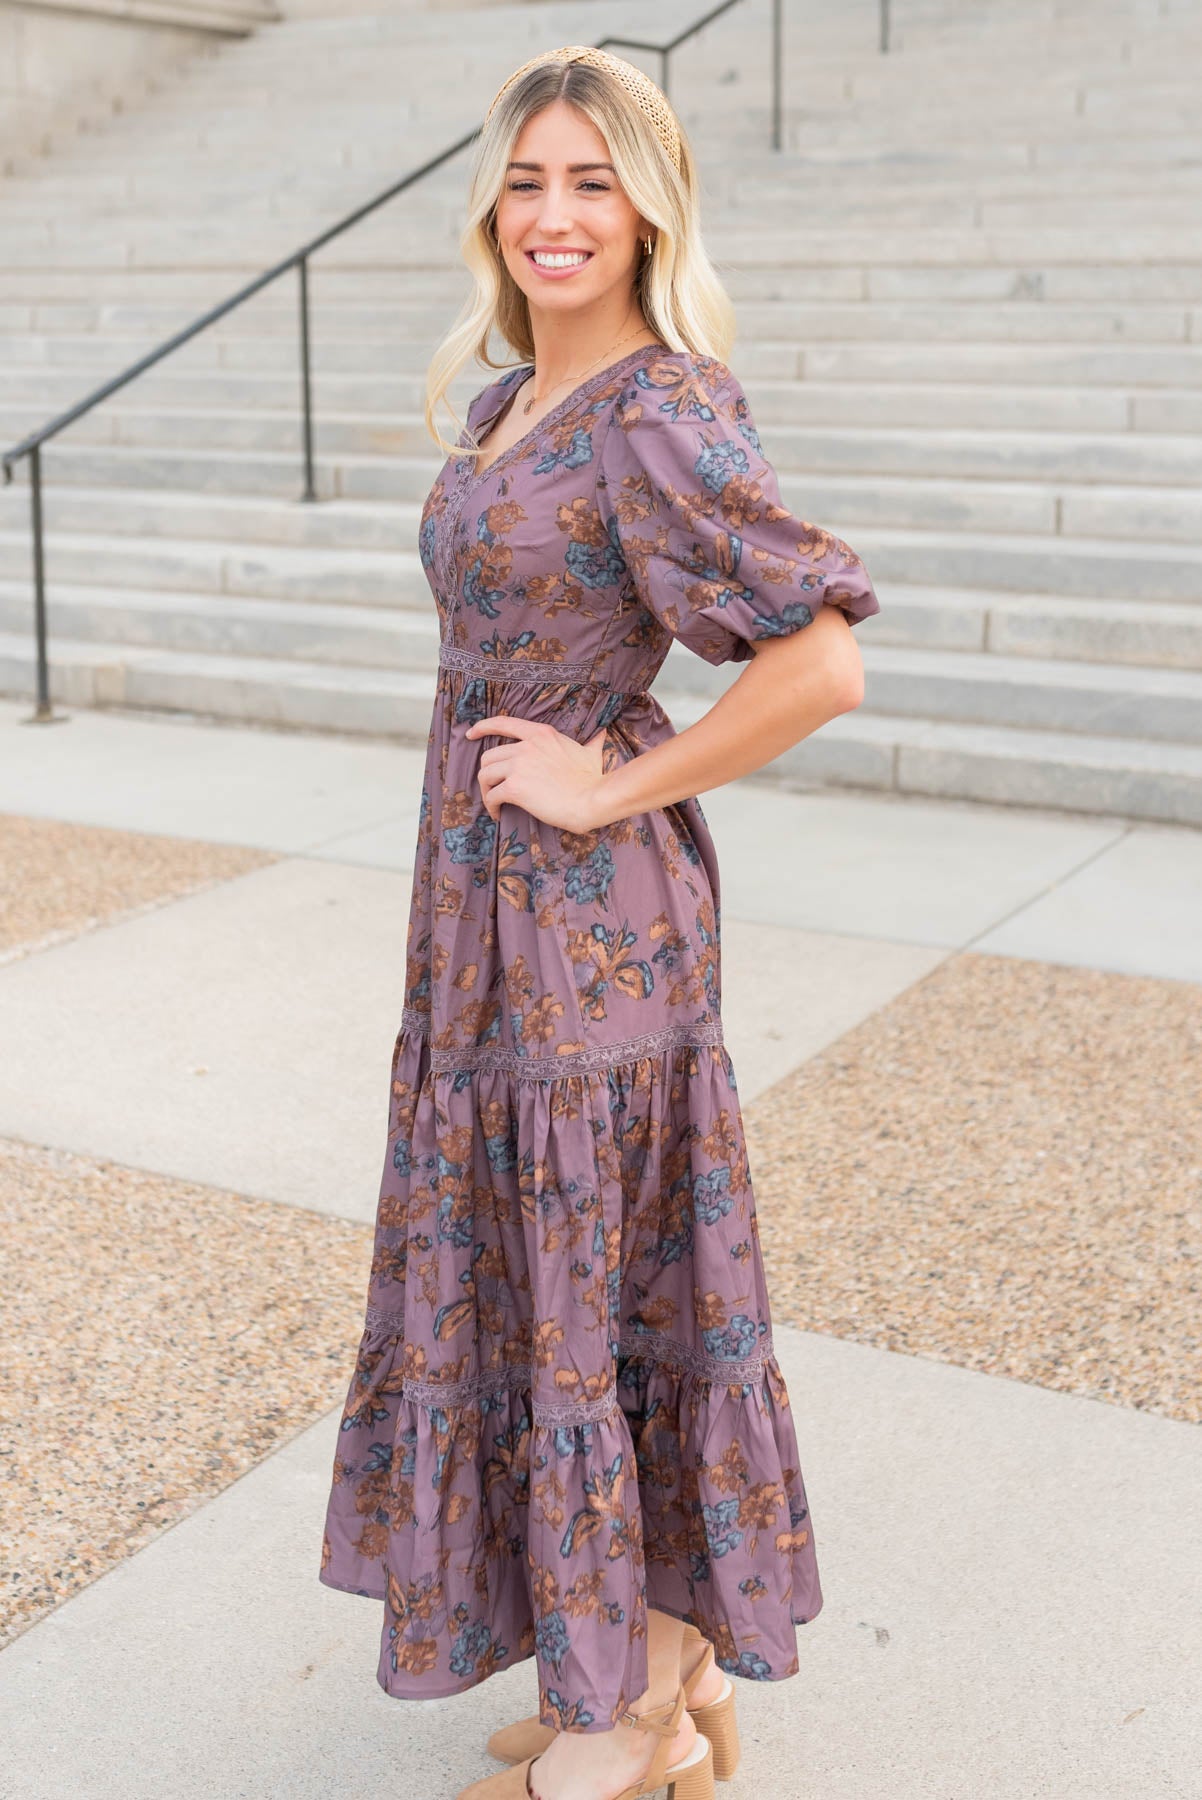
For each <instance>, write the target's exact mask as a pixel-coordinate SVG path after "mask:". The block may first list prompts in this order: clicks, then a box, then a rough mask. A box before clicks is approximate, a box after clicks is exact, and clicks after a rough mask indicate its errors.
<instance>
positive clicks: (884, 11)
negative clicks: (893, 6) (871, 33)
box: [881, 0, 891, 55]
mask: <svg viewBox="0 0 1202 1800" xmlns="http://www.w3.org/2000/svg"><path fill="white" fill-rule="evenodd" d="M890 24H891V20H890V17H889V0H881V54H882V55H883V54H884V53H885V52H886V51H887V50H888V48H889V27H890Z"/></svg>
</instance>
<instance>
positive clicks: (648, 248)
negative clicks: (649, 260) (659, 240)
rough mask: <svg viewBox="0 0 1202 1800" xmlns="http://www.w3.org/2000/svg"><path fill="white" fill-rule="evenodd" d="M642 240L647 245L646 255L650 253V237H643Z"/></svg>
mask: <svg viewBox="0 0 1202 1800" xmlns="http://www.w3.org/2000/svg"><path fill="white" fill-rule="evenodd" d="M643 242H644V244H645V245H646V246H647V255H648V256H650V254H651V239H650V238H644V239H643Z"/></svg>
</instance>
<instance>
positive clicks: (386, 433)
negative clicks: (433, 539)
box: [0, 404, 1202, 498]
mask: <svg viewBox="0 0 1202 1800" xmlns="http://www.w3.org/2000/svg"><path fill="white" fill-rule="evenodd" d="M298 410H299V409H298ZM298 410H295V411H294V410H292V409H289V410H288V411H278V412H272V411H268V410H265V409H253V410H251V409H246V410H242V411H238V410H233V409H229V410H224V409H218V408H216V407H213V408H205V409H195V410H187V409H184V408H170V409H169V408H166V407H159V408H152V407H139V406H134V405H132V404H130V405H121V406H116V405H112V406H103V407H97V408H96V409H94V410H93V411H92V412H90V413H87V414H85V415H84V416H83V417H82V418H81V419H79V420H77V421H76V422H75V424H73V425H72V426H71V427H70V430H71V435H72V438H73V440H74V441H75V442H76V443H79V444H97V445H98V444H121V445H127V446H130V447H132V448H138V447H142V448H152V447H162V448H163V449H171V450H205V451H208V450H210V449H211V450H219V451H250V452H256V453H258V452H262V453H265V454H267V455H272V456H277V457H278V456H281V455H283V454H286V453H287V452H288V450H289V449H290V448H292V447H295V446H296V445H297V443H298V435H299V419H298ZM44 417H45V415H42V417H41V418H39V416H38V415H37V414H36V413H33V412H31V411H29V410H27V409H26V410H20V409H13V408H10V407H5V406H0V441H2V440H6V441H7V442H8V443H11V444H15V443H16V442H17V441H18V440H19V439H20V438H21V436H22V434H24V433H25V432H29V431H32V430H34V429H35V428H36V427H37V426H38V425H39V424H40V423H42V422H43V420H44ZM760 428H761V436H762V437H763V439H764V442H765V448H766V450H767V452H768V454H769V455H770V456H771V458H772V461H773V463H774V464H775V465H776V467H777V469H778V471H779V472H780V473H781V475H782V478H783V476H784V475H785V474H786V473H787V472H789V471H797V472H799V473H801V472H806V473H808V472H811V471H814V470H818V469H822V470H825V471H826V472H828V473H835V472H845V473H848V474H858V473H862V474H872V473H875V474H877V475H880V476H904V477H908V478H911V479H915V478H942V479H945V480H947V479H951V480H964V479H969V478H971V479H974V480H975V479H980V480H984V481H990V480H992V481H997V482H1040V483H1059V484H1064V485H1065V486H1068V485H1069V484H1080V483H1082V482H1106V483H1110V484H1117V485H1127V486H1148V487H1153V488H1166V487H1169V488H1174V487H1176V488H1193V487H1198V488H1202V458H1200V457H1199V455H1198V447H1197V444H1196V442H1195V440H1194V439H1193V438H1192V436H1181V437H1178V436H1175V435H1173V434H1171V433H1167V432H1149V433H1142V432H1134V431H1127V432H1094V433H1090V432H1069V431H1061V432H1050V431H1044V432H1029V431H1016V430H1010V431H1004V430H1001V429H991V430H981V431H970V430H942V429H937V428H924V429H918V428H907V429H900V428H884V427H882V428H880V429H865V428H858V427H853V426H846V427H843V426H805V425H795V424H791V423H784V422H782V421H780V420H772V421H771V422H770V423H769V421H768V420H766V419H762V420H761V421H760ZM316 440H317V443H318V446H319V448H320V452H321V455H322V457H323V458H324V459H338V460H341V461H344V462H348V463H349V462H351V461H353V460H355V459H364V458H368V457H372V458H377V459H381V461H382V465H383V466H382V467H381V468H380V469H379V471H378V473H379V476H380V479H381V481H382V483H383V485H382V486H380V487H378V488H371V487H362V488H359V489H357V490H356V489H352V488H351V487H349V486H342V487H340V489H339V491H340V492H343V493H346V494H348V495H349V494H351V493H352V492H356V491H357V492H358V493H359V494H360V496H361V497H362V498H384V497H386V496H387V495H389V494H392V493H396V492H397V491H398V487H397V472H396V471H394V470H393V469H392V468H391V467H390V466H389V465H390V463H391V461H392V459H401V458H413V457H417V456H425V457H427V458H430V457H431V456H432V455H433V450H434V447H433V445H432V441H431V439H430V436H429V434H428V432H427V431H426V427H425V424H424V421H423V420H422V419H420V418H417V417H415V416H413V415H408V414H403V413H400V414H389V413H381V414H378V415H375V416H370V415H368V416H364V415H358V416H357V415H355V414H345V413H336V412H333V411H330V410H329V409H328V408H327V409H326V410H325V411H324V412H323V413H322V415H321V417H320V419H319V420H318V421H317V426H316ZM436 467H437V463H434V464H432V472H433V469H435V468H436Z"/></svg>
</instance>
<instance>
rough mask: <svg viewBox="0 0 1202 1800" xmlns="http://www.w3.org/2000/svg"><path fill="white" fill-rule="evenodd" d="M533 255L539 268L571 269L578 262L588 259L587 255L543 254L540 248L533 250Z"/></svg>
mask: <svg viewBox="0 0 1202 1800" xmlns="http://www.w3.org/2000/svg"><path fill="white" fill-rule="evenodd" d="M533 256H534V260H535V262H536V263H537V264H538V266H539V268H540V269H572V268H575V267H576V265H577V264H578V263H583V262H587V261H588V257H587V256H580V255H576V256H567V255H560V256H544V254H543V253H542V251H541V250H535V251H534V252H533Z"/></svg>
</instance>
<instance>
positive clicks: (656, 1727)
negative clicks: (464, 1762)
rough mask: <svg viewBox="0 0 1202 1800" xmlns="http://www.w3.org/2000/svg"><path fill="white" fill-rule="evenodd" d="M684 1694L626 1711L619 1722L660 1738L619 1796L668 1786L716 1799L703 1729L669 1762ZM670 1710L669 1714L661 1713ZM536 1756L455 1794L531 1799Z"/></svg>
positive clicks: (690, 1797)
mask: <svg viewBox="0 0 1202 1800" xmlns="http://www.w3.org/2000/svg"><path fill="white" fill-rule="evenodd" d="M684 1699H685V1695H684V1688H683V1686H681V1687H678V1688H677V1690H676V1698H675V1699H674V1700H665V1701H663V1702H662V1703H661V1704H660V1705H659V1706H648V1707H646V1708H644V1709H643V1710H641V1711H640V1712H631V1711H630V1710H629V1709H628V1710H627V1711H626V1712H624V1713H623V1714H622V1715H621V1717H620V1718H619V1720H618V1724H619V1725H633V1726H635V1727H637V1729H638V1730H639V1731H653V1732H655V1733H656V1735H657V1736H658V1738H659V1743H658V1744H657V1745H656V1746H655V1754H654V1756H653V1757H652V1758H651V1762H650V1765H649V1767H648V1768H647V1770H646V1772H645V1773H644V1774H643V1775H641V1776H640V1777H639V1779H638V1780H637V1781H636V1782H635V1783H634V1785H633V1786H627V1787H624V1788H623V1789H622V1791H621V1793H620V1794H615V1795H614V1800H642V1797H643V1796H645V1795H649V1794H654V1793H656V1792H658V1790H659V1789H660V1788H662V1787H664V1786H666V1787H667V1789H668V1800H714V1755H713V1750H712V1749H711V1747H710V1741H709V1739H708V1738H707V1737H706V1736H705V1734H704V1732H700V1731H699V1732H698V1733H697V1740H696V1742H695V1743H694V1744H693V1745H692V1747H691V1749H690V1750H689V1752H688V1754H687V1755H686V1756H684V1757H682V1758H681V1760H680V1762H678V1763H673V1764H672V1766H671V1767H670V1768H669V1766H668V1757H669V1756H670V1755H671V1751H672V1739H673V1738H674V1737H675V1736H676V1733H677V1732H678V1731H679V1730H680V1721H681V1719H682V1718H683V1717H684V1710H685V1706H684ZM665 1713H666V1714H667V1717H663V1716H662V1715H664V1714H665ZM551 1735H552V1736H554V1733H552V1734H551ZM537 1761H538V1757H537V1756H527V1757H523V1759H522V1761H521V1762H519V1763H513V1764H512V1765H511V1766H510V1767H509V1768H508V1769H502V1770H501V1771H500V1772H499V1773H498V1774H496V1775H486V1776H485V1777H484V1779H483V1780H482V1781H473V1782H472V1784H471V1786H470V1787H465V1788H464V1789H463V1791H462V1792H461V1793H460V1794H459V1795H458V1796H457V1797H456V1800H531V1796H532V1793H533V1789H532V1788H531V1785H530V1783H531V1780H532V1776H531V1773H530V1771H531V1769H532V1768H533V1766H534V1764H535V1763H536V1762H537Z"/></svg>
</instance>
